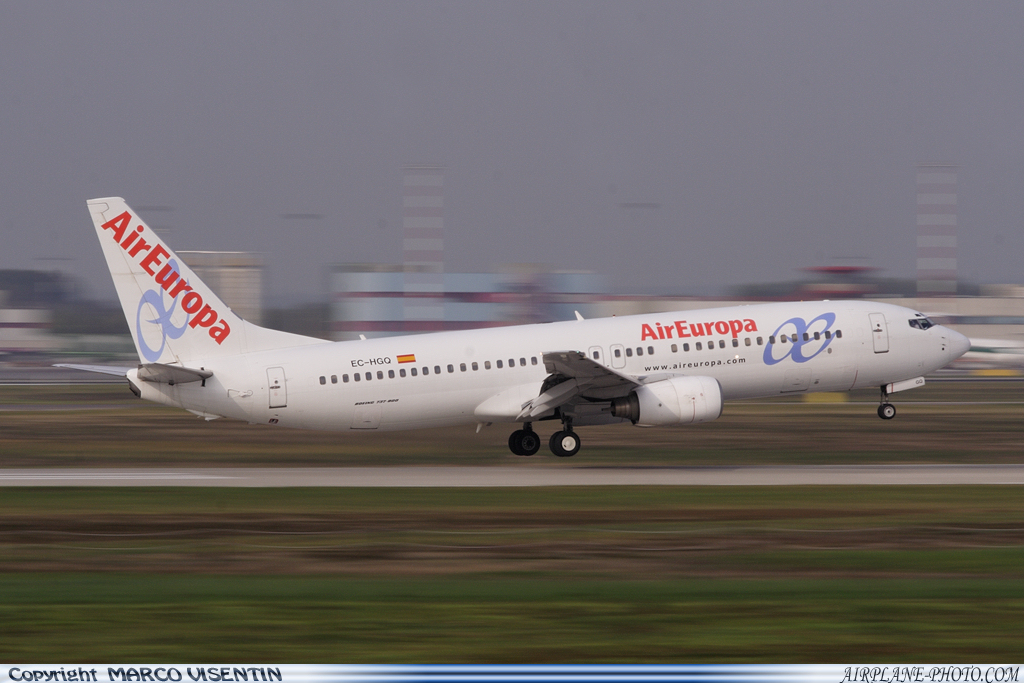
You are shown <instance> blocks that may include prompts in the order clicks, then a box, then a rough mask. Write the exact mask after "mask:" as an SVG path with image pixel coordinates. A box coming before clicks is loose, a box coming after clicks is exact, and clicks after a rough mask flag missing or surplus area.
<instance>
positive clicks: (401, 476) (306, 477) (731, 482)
mask: <svg viewBox="0 0 1024 683" xmlns="http://www.w3.org/2000/svg"><path fill="white" fill-rule="evenodd" d="M936 485H938V486H964V485H993V486H1021V485H1024V465H835V466H830V465H790V466H778V467H614V466H609V467H598V466H595V467H588V466H578V465H563V464H561V463H552V464H547V463H544V464H541V463H538V464H533V463H524V464H523V465H522V466H495V467H487V466H482V467H328V468H301V467H294V468H289V467H282V468H265V467H264V468H255V467H254V468H245V467H231V468H153V469H145V468H138V469H114V468H111V469H5V470H0V487H13V486H50V487H57V486H118V487H121V486H124V487H142V486H192V487H200V486H206V487H211V486H212V487H242V488H274V487H334V488H343V487H353V488H442V487H459V488H467V487H468V488H474V487H475V488H491V487H529V486H534V487H537V486H936Z"/></svg>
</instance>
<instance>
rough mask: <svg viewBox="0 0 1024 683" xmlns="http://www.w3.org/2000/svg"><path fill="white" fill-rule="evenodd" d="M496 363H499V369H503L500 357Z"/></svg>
mask: <svg viewBox="0 0 1024 683" xmlns="http://www.w3.org/2000/svg"><path fill="white" fill-rule="evenodd" d="M495 363H496V364H497V366H498V369H499V370H501V368H502V365H501V359H500V358H499V359H498V360H497V361H495Z"/></svg>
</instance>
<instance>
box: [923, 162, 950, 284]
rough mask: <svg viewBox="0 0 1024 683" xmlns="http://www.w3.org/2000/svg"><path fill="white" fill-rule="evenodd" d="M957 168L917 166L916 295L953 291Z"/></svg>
mask: <svg viewBox="0 0 1024 683" xmlns="http://www.w3.org/2000/svg"><path fill="white" fill-rule="evenodd" d="M956 171H957V167H956V166H954V165H951V164H918V166H917V294H918V296H940V295H945V294H956V288H957V276H956Z"/></svg>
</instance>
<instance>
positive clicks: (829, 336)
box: [825, 330, 832, 339]
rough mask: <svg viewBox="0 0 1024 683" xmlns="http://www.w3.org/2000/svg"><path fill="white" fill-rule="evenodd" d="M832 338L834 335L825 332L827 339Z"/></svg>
mask: <svg viewBox="0 0 1024 683" xmlns="http://www.w3.org/2000/svg"><path fill="white" fill-rule="evenodd" d="M831 338H832V333H831V332H829V331H828V330H825V339H831Z"/></svg>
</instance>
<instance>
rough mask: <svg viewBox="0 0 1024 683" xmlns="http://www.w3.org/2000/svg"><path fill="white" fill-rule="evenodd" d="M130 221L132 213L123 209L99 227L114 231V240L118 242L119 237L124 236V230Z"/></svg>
mask: <svg viewBox="0 0 1024 683" xmlns="http://www.w3.org/2000/svg"><path fill="white" fill-rule="evenodd" d="M131 222H132V215H131V214H130V213H128V212H127V211H125V212H124V213H122V214H121V215H120V216H118V217H117V218H111V219H110V220H109V221H107V222H106V223H104V224H103V225H102V226H101V227H102V228H103V229H104V230H113V231H114V241H115V242H120V241H121V238H122V237H124V230H125V228H127V227H128V224H129V223H131Z"/></svg>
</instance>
